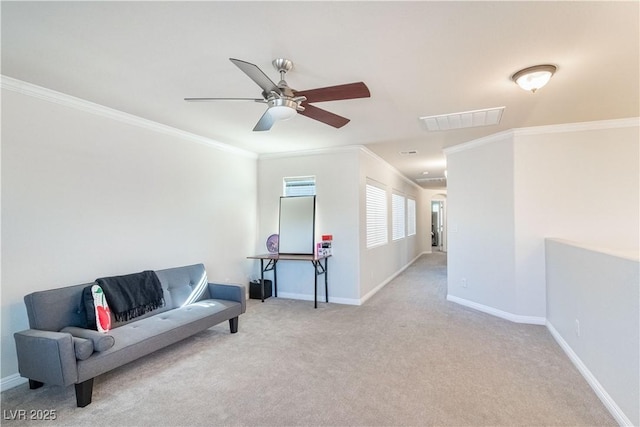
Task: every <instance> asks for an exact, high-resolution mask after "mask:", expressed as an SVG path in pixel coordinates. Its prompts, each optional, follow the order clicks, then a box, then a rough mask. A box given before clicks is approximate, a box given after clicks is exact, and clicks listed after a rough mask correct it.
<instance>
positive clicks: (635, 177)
mask: <svg viewBox="0 0 640 427" xmlns="http://www.w3.org/2000/svg"><path fill="white" fill-rule="evenodd" d="M619 126H622V127H619ZM639 129H640V128H639V127H638V124H637V121H636V122H635V124H634V122H633V121H607V122H596V123H592V124H590V126H589V124H585V125H584V126H575V127H572V126H571V125H567V126H564V127H557V126H556V127H548V128H539V129H533V130H529V131H527V130H522V131H520V132H519V133H516V134H515V136H514V147H515V148H514V149H515V156H514V162H515V163H514V164H515V166H514V170H515V176H514V187H515V207H514V216H515V234H516V242H517V243H516V283H517V289H516V294H517V297H516V298H517V300H516V312H517V313H519V314H523V315H539V316H540V315H544V311H543V308H544V307H545V298H544V293H542V292H540V288H543V285H544V281H545V273H544V271H545V260H544V241H543V239H544V238H545V237H559V238H563V239H567V240H573V241H579V242H581V243H583V244H589V245H594V246H598V247H603V248H611V249H615V250H623V251H633V250H635V251H638V248H640V244H639V243H638V239H639V238H640V228H639V227H640V199H639V197H640V184H639V181H640V136H639V135H640V134H639ZM559 131H561V132H559ZM529 132H533V133H532V134H528V133H529Z"/></svg>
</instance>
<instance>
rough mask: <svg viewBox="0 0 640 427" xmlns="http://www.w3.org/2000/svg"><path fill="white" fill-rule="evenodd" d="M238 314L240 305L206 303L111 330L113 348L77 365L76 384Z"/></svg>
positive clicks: (215, 302) (208, 301) (219, 301)
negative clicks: (113, 341) (113, 340)
mask: <svg viewBox="0 0 640 427" xmlns="http://www.w3.org/2000/svg"><path fill="white" fill-rule="evenodd" d="M240 314H242V305H241V304H240V303H239V302H235V301H226V300H213V299H208V300H201V301H198V302H196V303H194V304H189V305H186V306H184V307H181V308H177V309H173V310H169V311H165V312H163V313H158V314H156V315H155V316H151V317H147V318H145V319H141V320H137V321H133V322H130V323H128V324H126V325H123V326H119V327H117V328H114V329H112V330H111V332H110V334H113V336H114V338H115V345H114V346H113V347H112V348H110V349H109V350H107V351H103V352H101V353H93V355H92V356H91V357H90V358H89V359H88V360H85V361H78V381H84V380H87V379H89V378H93V377H95V376H96V375H100V374H102V373H105V372H108V371H110V370H111V369H114V368H117V367H118V366H121V365H123V364H125V363H128V362H131V361H133V360H136V359H138V358H139V357H142V356H145V355H147V354H149V353H153V352H154V351H156V350H159V349H161V348H163V347H166V346H168V345H170V344H173V343H175V342H178V341H180V340H183V339H185V338H186V337H188V336H190V335H193V334H195V333H198V332H200V331H203V330H205V329H207V328H210V327H212V326H215V325H217V324H219V323H220V322H223V321H225V320H228V319H231V318H233V317H236V316H239V315H240ZM96 334H98V333H97V332H96ZM99 335H102V334H99Z"/></svg>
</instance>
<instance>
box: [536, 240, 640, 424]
mask: <svg viewBox="0 0 640 427" xmlns="http://www.w3.org/2000/svg"><path fill="white" fill-rule="evenodd" d="M639 273H640V262H639V260H638V258H637V256H636V257H635V258H632V257H627V256H625V255H620V254H612V253H607V252H602V251H600V250H598V249H597V248H596V249H594V248H589V247H585V246H584V245H578V244H575V243H573V242H568V241H564V240H555V239H547V241H546V279H547V324H548V326H549V329H550V330H551V331H552V333H553V335H554V337H555V338H556V340H557V341H558V342H559V343H560V345H561V346H562V347H563V349H564V350H565V351H566V352H567V354H568V355H569V357H570V358H571V359H572V360H573V362H574V363H575V364H576V366H577V367H578V369H580V371H581V372H582V373H583V375H584V376H585V377H586V378H587V381H589V383H590V384H591V386H592V387H593V389H594V390H595V392H596V393H597V394H598V395H599V396H600V398H601V399H602V401H603V402H604V403H605V405H606V406H607V407H608V408H609V410H610V411H611V413H612V414H613V415H614V416H615V417H616V419H617V421H618V422H619V423H620V424H621V425H636V426H637V425H640V410H639V405H638V403H639V402H640V306H639V305H640V304H639V301H640V292H639V289H640V286H639V284H640V276H639Z"/></svg>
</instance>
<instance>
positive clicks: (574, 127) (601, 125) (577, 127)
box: [442, 117, 640, 155]
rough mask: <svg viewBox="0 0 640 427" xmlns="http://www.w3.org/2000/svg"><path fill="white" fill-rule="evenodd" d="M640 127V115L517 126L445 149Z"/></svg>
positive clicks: (463, 149)
mask: <svg viewBox="0 0 640 427" xmlns="http://www.w3.org/2000/svg"><path fill="white" fill-rule="evenodd" d="M631 127H640V117H629V118H624V119H612V120H598V121H592V122H579V123H563V124H559V125H549V126H534V127H527V128H515V129H510V130H506V131H504V132H499V133H495V134H493V135H489V136H485V137H483V138H478V139H474V140H472V141H469V142H463V143H462V144H458V145H453V146H451V147H447V148H445V149H443V150H442V151H444V153H445V155H449V154H454V153H459V152H461V151H466V150H470V149H473V148H477V147H479V146H482V145H486V144H491V143H494V142H499V141H504V140H508V139H512V138H515V137H518V136H531V135H546V134H556V133H567V132H583V131H593V130H604V129H619V128H631Z"/></svg>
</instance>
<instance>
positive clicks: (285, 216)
mask: <svg viewBox="0 0 640 427" xmlns="http://www.w3.org/2000/svg"><path fill="white" fill-rule="evenodd" d="M315 219H316V196H298V197H281V198H280V231H279V250H278V252H280V253H281V254H305V255H309V254H310V255H312V254H313V240H314V236H315V232H316V231H315V223H316V221H315Z"/></svg>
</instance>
